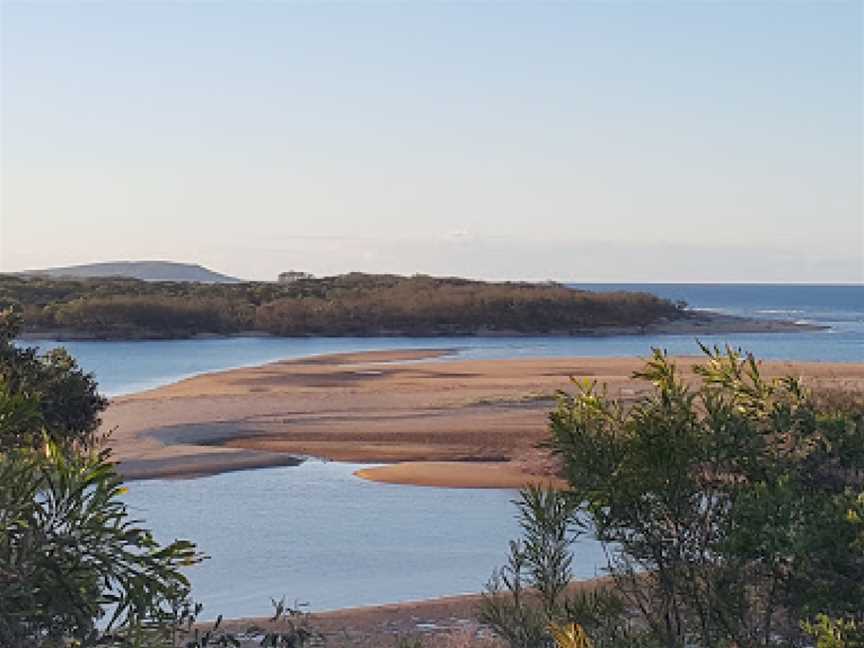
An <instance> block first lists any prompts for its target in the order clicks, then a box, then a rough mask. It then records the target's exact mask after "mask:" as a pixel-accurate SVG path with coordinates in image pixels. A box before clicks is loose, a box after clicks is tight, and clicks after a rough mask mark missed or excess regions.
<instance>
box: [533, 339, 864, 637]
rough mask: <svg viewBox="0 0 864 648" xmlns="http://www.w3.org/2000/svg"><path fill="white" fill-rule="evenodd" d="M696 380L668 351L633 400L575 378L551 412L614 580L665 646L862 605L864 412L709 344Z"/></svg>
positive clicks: (772, 627)
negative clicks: (688, 379) (681, 372)
mask: <svg viewBox="0 0 864 648" xmlns="http://www.w3.org/2000/svg"><path fill="white" fill-rule="evenodd" d="M706 353H707V361H706V363H705V364H703V365H701V366H699V367H696V371H697V373H698V374H699V375H700V376H701V378H702V384H701V385H700V386H698V387H697V388H695V389H691V388H690V387H688V385H687V384H686V383H685V382H683V381H682V380H681V379H680V378H679V376H678V373H677V371H676V368H675V365H674V364H673V363H672V362H671V361H670V360H669V359H668V358H667V357H666V355H665V354H664V353H662V352H660V351H655V353H654V356H653V358H652V359H651V361H650V362H648V364H647V365H646V367H645V369H644V370H643V371H642V372H639V373H638V374H636V375H635V377H636V378H639V379H642V380H646V381H649V382H650V383H651V384H652V385H653V390H652V391H651V392H650V393H648V394H646V395H644V396H643V397H642V398H640V399H639V400H638V401H637V402H636V403H635V404H633V405H632V406H625V405H623V404H622V403H620V402H616V401H612V400H610V399H608V397H607V395H606V393H605V391H604V390H603V389H601V388H599V387H598V386H597V385H596V384H593V383H578V391H577V392H576V394H574V395H562V396H561V398H560V401H559V405H558V408H557V409H556V410H555V411H554V412H553V413H552V414H551V417H550V422H551V432H552V442H551V443H552V446H553V448H554V449H555V451H556V452H557V454H558V455H559V456H560V457H561V458H562V460H563V461H564V464H565V466H566V475H567V478H568V481H569V483H570V487H571V489H570V492H569V493H568V495H569V496H570V497H571V498H572V499H573V502H574V504H575V505H576V507H577V509H578V511H579V512H580V515H581V516H583V519H584V520H585V522H586V524H587V529H588V530H589V531H590V532H591V533H592V534H593V535H594V536H595V537H596V538H597V539H598V540H600V541H601V542H602V543H603V544H604V545H605V548H606V551H607V555H608V556H609V564H608V566H607V567H608V570H609V573H610V574H611V576H612V577H613V578H614V581H615V591H616V593H617V594H618V595H620V596H621V597H622V598H623V599H624V600H625V601H626V604H627V606H628V607H629V608H630V609H632V610H636V611H638V613H639V617H640V619H641V622H642V623H643V624H644V626H645V627H646V628H647V629H648V630H649V631H650V634H651V636H652V637H653V639H654V640H655V641H657V642H659V643H660V644H662V645H664V646H668V647H669V648H676V647H680V646H685V645H698V646H704V647H706V648H708V647H711V646H718V647H719V646H727V645H730V644H732V645H737V646H739V647H740V648H745V647H756V646H767V645H773V644H775V643H776V642H777V641H790V642H794V641H798V640H800V639H801V637H800V625H799V621H798V620H799V619H801V618H809V617H812V616H813V615H815V614H818V613H825V614H828V615H829V616H831V617H835V618H841V617H842V618H845V619H848V620H849V621H854V620H855V619H858V620H860V619H861V618H862V616H864V604H862V601H864V416H862V412H861V410H860V409H858V408H857V407H856V406H855V401H854V399H852V400H850V399H837V398H832V399H830V400H826V399H824V398H818V397H815V396H814V395H813V394H812V393H811V392H810V391H808V390H807V389H806V388H805V387H804V386H803V385H802V384H801V382H800V381H799V380H797V379H795V378H793V377H787V378H784V379H781V380H773V381H768V380H765V379H763V377H762V376H761V374H760V371H759V366H758V364H757V362H756V361H755V359H754V358H753V357H752V356H741V355H739V354H737V353H735V352H733V351H731V350H727V351H726V352H725V353H721V352H719V351H717V350H714V351H711V350H707V349H706Z"/></svg>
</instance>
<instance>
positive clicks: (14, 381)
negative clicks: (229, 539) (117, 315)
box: [0, 311, 201, 648]
mask: <svg viewBox="0 0 864 648" xmlns="http://www.w3.org/2000/svg"><path fill="white" fill-rule="evenodd" d="M18 324H19V323H18V321H17V319H16V318H15V317H14V316H13V315H12V313H11V312H9V311H5V312H4V311H0V646H4V647H5V646H10V647H11V646H15V647H16V648H30V647H33V648H40V647H43V646H44V647H46V648H47V647H52V648H53V647H54V646H58V647H59V646H68V645H74V646H95V645H102V646H141V647H142V648H143V647H144V646H166V645H170V643H169V640H170V638H171V637H173V636H174V635H175V630H176V628H175V625H176V624H175V621H176V620H177V619H178V610H179V609H180V608H181V607H182V606H183V605H184V604H185V601H186V600H187V598H188V594H189V583H188V581H187V580H186V577H185V576H184V575H183V574H182V573H181V571H180V568H181V567H183V566H186V565H190V564H193V563H195V562H196V561H198V560H200V558H201V557H200V555H199V554H198V553H197V552H196V550H195V547H194V545H192V544H191V543H189V542H186V541H175V542H173V543H171V544H169V545H165V546H163V545H160V544H159V543H158V542H157V541H156V540H154V538H153V535H152V534H151V533H150V532H149V531H148V530H147V529H145V528H142V527H141V526H140V525H139V523H138V521H137V520H134V519H133V518H131V517H130V515H129V512H128V511H127V509H126V506H125V505H124V504H123V503H122V501H121V500H120V496H121V495H122V492H123V489H122V484H121V480H120V477H119V476H118V474H117V472H116V470H115V469H114V466H113V464H112V463H111V462H110V459H109V454H108V451H107V449H105V448H104V447H100V445H101V444H100V443H99V440H98V439H97V438H96V430H97V427H98V424H99V414H100V413H101V411H102V410H103V409H104V408H105V405H106V401H105V400H104V399H103V398H102V397H101V396H99V395H98V392H97V391H96V385H95V382H94V381H93V378H92V376H90V375H89V374H85V373H83V372H82V371H81V370H80V369H79V368H78V367H77V365H76V364H75V362H74V360H72V358H71V357H69V356H68V355H66V354H65V353H52V354H50V355H43V356H40V355H37V354H36V353H35V351H34V350H32V349H18V348H16V347H15V346H14V345H13V344H12V340H13V339H14V338H15V336H16V334H17V332H18V331H17V327H18ZM100 620H101V622H102V627H101V628H100V627H99V625H98V624H99V623H100Z"/></svg>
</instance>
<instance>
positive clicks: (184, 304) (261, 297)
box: [0, 273, 687, 338]
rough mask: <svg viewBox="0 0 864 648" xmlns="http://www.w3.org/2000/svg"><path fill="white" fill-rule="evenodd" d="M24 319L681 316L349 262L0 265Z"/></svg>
mask: <svg viewBox="0 0 864 648" xmlns="http://www.w3.org/2000/svg"><path fill="white" fill-rule="evenodd" d="M4 305H6V306H9V305H15V306H16V307H17V308H19V309H20V310H21V312H22V314H23V317H24V326H25V330H27V331H45V332H50V331H56V330H64V331H70V332H73V333H81V334H88V335H93V336H96V337H117V338H136V337H163V338H166V337H187V336H191V335H196V334H208V333H209V334H235V333H240V332H245V331H259V332H264V333H269V334H273V335H280V336H306V335H334V336H351V335H358V336H363V335H418V336H420V335H474V334H477V333H484V332H513V333H516V334H564V335H567V334H578V333H585V332H592V331H595V330H598V329H599V330H602V329H606V328H615V327H648V326H651V325H652V324H656V323H658V322H660V321H663V320H669V319H678V318H682V317H686V316H687V313H686V311H685V310H684V309H683V308H682V306H681V305H680V304H673V303H672V302H670V301H668V300H665V299H661V298H659V297H656V296H654V295H651V294H648V293H642V292H611V293H595V292H590V291H584V290H574V289H571V288H568V287H566V286H564V285H561V284H532V283H510V282H508V283H490V282H480V281H471V280H467V279H459V278H439V277H428V276H413V277H401V276H396V275H366V274H361V273H351V274H347V275H340V276H336V277H325V278H321V279H315V278H304V279H300V280H298V281H295V282H293V283H291V284H273V283H263V282H262V283H243V284H195V283H168V282H164V283H148V282H143V281H138V280H133V279H120V278H117V279H111V278H108V279H82V280H74V279H53V278H43V277H22V276H14V275H4V276H0V306H4Z"/></svg>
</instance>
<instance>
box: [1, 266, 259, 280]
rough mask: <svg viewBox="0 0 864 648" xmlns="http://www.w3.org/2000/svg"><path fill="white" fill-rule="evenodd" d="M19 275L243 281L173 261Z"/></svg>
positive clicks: (53, 270)
mask: <svg viewBox="0 0 864 648" xmlns="http://www.w3.org/2000/svg"><path fill="white" fill-rule="evenodd" d="M18 274H22V275H28V276H39V277H80V278H94V277H123V278H127V279H138V280H139V281H188V282H193V283H209V284H227V283H242V281H243V280H242V279H238V278H236V277H229V276H228V275H224V274H221V273H219V272H213V271H212V270H208V269H207V268H205V267H204V266H200V265H197V264H194V263H175V262H173V261H112V262H108V263H86V264H84V265H75V266H66V267H62V268H46V269H44V270H29V271H27V272H21V273H18Z"/></svg>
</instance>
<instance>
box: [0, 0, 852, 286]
mask: <svg viewBox="0 0 864 648" xmlns="http://www.w3.org/2000/svg"><path fill="white" fill-rule="evenodd" d="M862 29H864V3H861V2H859V1H858V0H853V1H849V2H842V1H836V2H834V1H820V2H803V1H795V2H792V1H789V2H784V1H779V0H778V1H771V2H758V3H757V2H746V1H736V2H721V1H714V2H695V1H693V2H659V1H658V2H647V1H634V2H620V1H613V0H607V1H597V2H561V3H551V2H549V3H536V2H501V3H497V2H471V3H468V2H461V3H460V2H448V3H437V2H436V3H433V2H419V1H406V2H399V3H396V2H382V1H379V2H358V1H355V2H327V3H315V2H304V3H290V2H240V1H237V2H221V3H215V2H213V3H211V2H192V1H191V0H189V1H187V2H125V1H123V0H118V1H116V2H111V3H104V2H98V3H97V2H88V3H75V2H69V1H67V2H39V1H30V2H14V1H10V0H0V36H2V39H0V48H2V49H0V55H2V57H0V271H17V270H23V269H32V268H40V267H48V266H59V265H68V264H75V263H87V262H94V261H110V260H121V259H131V260H151V259H165V260H176V261H186V262H191V263H201V264H203V265H206V266H208V267H210V268H212V269H214V270H217V271H220V272H225V273H228V274H232V275H235V276H239V277H243V278H248V279H274V278H275V276H276V274H277V273H278V272H280V271H283V270H289V269H295V270H304V271H308V272H312V273H315V274H317V275H326V274H335V273H341V272H347V271H354V270H357V271H365V272H394V273H400V274H413V273H426V274H439V275H461V276H469V277H476V278H485V279H525V280H549V279H551V280H559V281H579V282H590V281H610V282H614V281H621V282H640V281H644V282H655V281H671V282H675V281H679V282H790V283H804V282H815V283H836V282H861V281H864V196H862V192H864V189H862V187H864V171H862V157H864V154H862V150H864V110H862V105H864V83H862V67H864V44H862Z"/></svg>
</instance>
